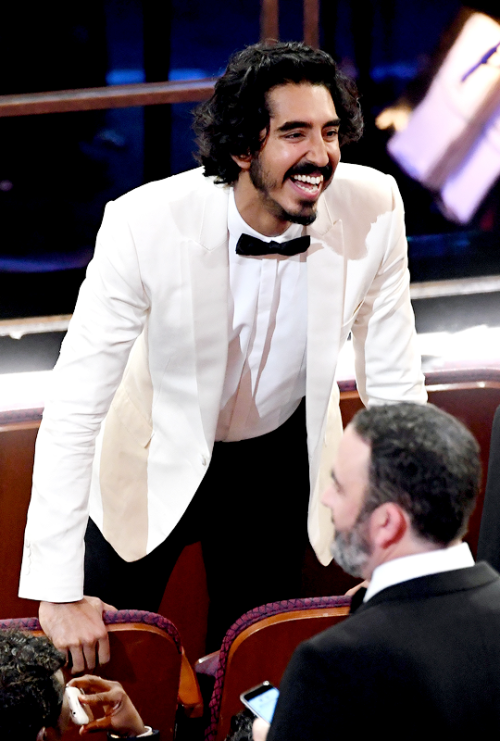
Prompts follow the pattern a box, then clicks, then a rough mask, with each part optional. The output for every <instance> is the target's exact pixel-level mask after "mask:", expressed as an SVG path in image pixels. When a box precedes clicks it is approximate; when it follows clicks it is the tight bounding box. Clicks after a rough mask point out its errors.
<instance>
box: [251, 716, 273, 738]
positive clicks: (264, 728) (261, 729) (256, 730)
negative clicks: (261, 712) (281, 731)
mask: <svg viewBox="0 0 500 741" xmlns="http://www.w3.org/2000/svg"><path fill="white" fill-rule="evenodd" d="M270 728H271V726H270V724H269V723H267V722H266V721H265V720H263V719H262V718H255V720H254V722H253V726H252V736H253V741H266V738H267V734H268V733H269V729H270Z"/></svg>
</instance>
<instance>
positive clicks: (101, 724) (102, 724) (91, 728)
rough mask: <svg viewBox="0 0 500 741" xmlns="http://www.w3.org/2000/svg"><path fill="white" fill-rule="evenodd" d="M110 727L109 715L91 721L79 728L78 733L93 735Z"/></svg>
mask: <svg viewBox="0 0 500 741" xmlns="http://www.w3.org/2000/svg"><path fill="white" fill-rule="evenodd" d="M112 727H113V726H112V724H111V718H110V717H109V715H104V716H103V717H102V718H97V720H92V721H90V723H86V724H85V725H84V726H82V727H81V729H80V733H81V734H84V733H95V731H101V730H103V729H107V728H112Z"/></svg>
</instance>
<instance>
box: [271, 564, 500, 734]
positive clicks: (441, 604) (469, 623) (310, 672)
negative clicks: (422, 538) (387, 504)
mask: <svg viewBox="0 0 500 741" xmlns="http://www.w3.org/2000/svg"><path fill="white" fill-rule="evenodd" d="M384 593H385V594H384ZM412 593H413V594H412ZM376 597H378V600H376ZM370 603H371V604H370ZM499 636H500V577H499V576H498V574H496V572H494V571H493V570H492V569H490V568H489V567H488V566H487V565H486V564H478V565H477V566H476V567H473V568H470V569H459V570H457V571H455V572H448V573H443V574H436V575H433V576H429V577H422V578H421V579H413V580H411V581H409V582H405V583H404V584H401V585H396V586H395V587H390V588H389V589H387V590H384V591H383V592H380V593H379V594H378V595H376V596H375V597H374V598H373V602H372V600H370V601H369V602H368V603H366V604H365V605H364V606H363V607H362V608H360V609H359V611H358V612H356V613H355V614H354V615H353V616H351V617H349V618H348V619H347V620H346V621H344V622H343V623H341V624H340V625H338V626H335V627H333V628H330V629H329V630H327V631H324V632H323V633H321V634H320V635H318V636H316V637H315V638H313V639H311V640H310V641H307V642H306V643H304V644H302V645H301V646H300V647H299V649H298V650H297V651H296V653H295V654H294V656H293V658H292V661H291V663H290V665H289V667H288V669H287V671H286V673H285V676H284V678H283V681H282V684H281V689H282V697H283V700H281V696H280V703H281V705H280V703H278V707H277V710H276V716H275V718H276V720H275V721H273V733H272V734H270V736H269V740H268V741H284V740H285V739H287V741H293V740H294V739H297V741H298V739H299V738H300V739H301V741H306V739H311V741H312V740H313V739H317V738H327V737H330V736H331V735H333V733H334V732H335V733H340V732H342V731H346V732H348V731H349V728H350V727H355V728H356V730H357V732H359V734H360V736H361V733H362V732H363V731H365V732H367V731H369V730H370V729H372V728H373V727H375V726H376V725H377V724H379V723H381V724H383V723H384V722H386V720H387V718H390V719H391V725H392V724H394V727H398V725H399V724H401V725H402V727H404V728H407V730H408V732H409V734H410V737H411V738H421V737H422V735H424V734H425V733H426V732H427V733H428V730H429V728H432V729H433V733H434V732H435V734H436V735H435V736H433V737H437V736H438V735H439V734H444V736H445V737H446V734H451V733H453V735H454V737H457V738H465V737H467V735H469V737H470V735H474V732H475V731H474V729H476V730H477V727H478V725H477V724H478V720H479V719H480V721H481V722H480V725H482V724H483V722H484V727H485V728H486V727H490V726H491V725H495V726H497V725H498V724H499V721H500V703H499V700H500V668H499V667H500V638H499ZM485 688H488V689H487V692H485ZM315 698H319V700H320V701H319V702H317V701H316V699H315ZM409 719H411V721H410V726H408V720H409ZM353 724H354V725H353ZM295 729H298V730H297V732H296V731H295ZM405 735H406V733H405Z"/></svg>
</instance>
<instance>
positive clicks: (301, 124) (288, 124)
mask: <svg viewBox="0 0 500 741" xmlns="http://www.w3.org/2000/svg"><path fill="white" fill-rule="evenodd" d="M329 126H340V118H333V119H332V120H331V121H327V122H326V123H325V124H324V126H323V128H324V129H325V128H328V127H329ZM292 129H312V124H310V123H309V122H308V121H285V123H284V124H283V125H282V126H280V127H279V128H278V129H277V131H279V132H286V131H291V130H292Z"/></svg>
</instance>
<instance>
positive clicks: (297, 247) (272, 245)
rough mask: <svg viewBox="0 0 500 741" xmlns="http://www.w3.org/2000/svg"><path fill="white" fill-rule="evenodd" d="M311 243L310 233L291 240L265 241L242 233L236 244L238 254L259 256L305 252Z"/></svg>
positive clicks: (289, 255) (288, 255) (289, 254)
mask: <svg viewBox="0 0 500 741" xmlns="http://www.w3.org/2000/svg"><path fill="white" fill-rule="evenodd" d="M310 243H311V237H310V236H309V235H307V236H305V237H298V238H297V239H290V241H289V242H281V243H280V242H275V241H274V240H272V241H271V242H263V241H262V239H257V237H251V236H250V235H249V234H242V235H241V237H240V238H239V239H238V244H237V245H236V254H237V255H246V256H252V257H257V256H259V255H287V257H291V255H298V254H300V253H301V252H305V251H306V250H307V248H308V247H309V244H310Z"/></svg>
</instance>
